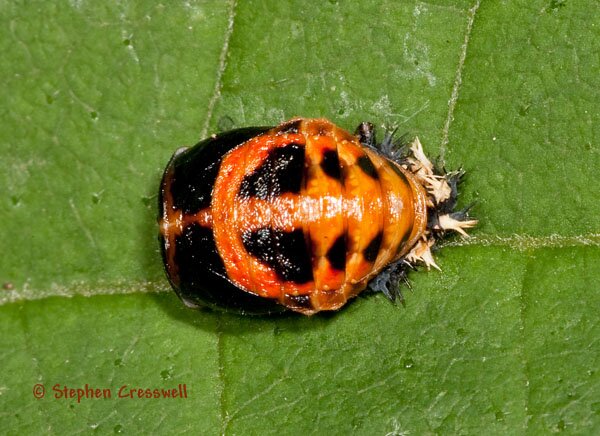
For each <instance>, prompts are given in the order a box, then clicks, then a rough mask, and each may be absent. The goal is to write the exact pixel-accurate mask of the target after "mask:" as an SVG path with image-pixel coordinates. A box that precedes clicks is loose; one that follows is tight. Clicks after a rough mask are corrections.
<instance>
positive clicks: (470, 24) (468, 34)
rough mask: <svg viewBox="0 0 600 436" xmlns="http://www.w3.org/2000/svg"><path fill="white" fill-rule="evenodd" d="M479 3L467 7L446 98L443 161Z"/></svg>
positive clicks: (441, 158) (442, 147)
mask: <svg viewBox="0 0 600 436" xmlns="http://www.w3.org/2000/svg"><path fill="white" fill-rule="evenodd" d="M480 4H481V0H477V1H476V2H475V4H474V5H473V6H472V7H471V9H469V13H468V15H467V30H466V31H465V38H464V41H463V44H462V47H461V50H460V56H459V58H458V68H457V69H456V75H455V77H454V84H453V85H452V93H451V94H450V100H448V115H447V116H446V121H445V122H444V128H443V130H442V144H441V146H440V160H441V161H442V162H443V161H444V155H445V153H446V147H447V146H448V134H449V131H450V125H451V124H452V121H453V120H454V108H455V107H456V102H457V100H458V94H459V92H460V86H461V84H462V71H463V68H464V65H465V59H466V58H467V47H468V46H469V40H470V38H471V31H472V30H473V23H474V22H475V15H476V14H477V10H478V9H479V5H480Z"/></svg>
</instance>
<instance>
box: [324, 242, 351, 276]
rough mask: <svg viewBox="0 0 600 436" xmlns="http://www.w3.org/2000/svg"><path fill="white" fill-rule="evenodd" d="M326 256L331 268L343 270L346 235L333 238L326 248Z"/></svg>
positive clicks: (344, 265)
mask: <svg viewBox="0 0 600 436" xmlns="http://www.w3.org/2000/svg"><path fill="white" fill-rule="evenodd" d="M326 256H327V260H328V261H329V263H330V264H331V267H332V268H334V269H337V270H338V271H344V269H345V267H346V235H342V236H340V237H338V238H337V239H336V240H335V242H334V243H333V245H332V246H331V247H330V248H329V250H327V254H326Z"/></svg>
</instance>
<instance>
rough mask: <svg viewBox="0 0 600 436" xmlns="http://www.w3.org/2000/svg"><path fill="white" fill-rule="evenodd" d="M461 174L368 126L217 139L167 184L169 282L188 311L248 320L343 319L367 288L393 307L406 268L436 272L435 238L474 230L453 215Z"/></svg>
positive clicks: (185, 158) (173, 171) (183, 152)
mask: <svg viewBox="0 0 600 436" xmlns="http://www.w3.org/2000/svg"><path fill="white" fill-rule="evenodd" d="M462 174H463V173H462V172H453V173H444V172H438V171H437V170H436V169H435V168H434V166H433V165H432V164H431V162H430V161H429V160H428V159H427V157H426V156H425V154H424V153H423V149H422V147H421V144H420V142H419V140H418V139H415V140H414V141H413V142H412V144H410V146H408V145H404V146H400V144H398V143H396V142H395V141H394V140H393V138H392V135H391V134H387V135H386V137H385V139H384V140H383V141H382V142H381V143H377V142H376V140H375V131H374V128H373V126H372V125H371V124H370V123H362V124H360V125H359V126H358V128H357V129H356V132H355V134H354V135H352V134H350V133H348V132H346V131H345V130H343V129H340V128H339V127H337V126H335V125H334V124H332V123H331V122H329V121H327V120H325V119H308V118H295V119H292V120H290V121H287V122H285V123H283V124H280V125H279V126H276V127H272V128H271V127H250V128H244V129H237V130H232V131H229V132H225V133H222V134H219V135H213V136H212V137H211V138H209V139H207V140H204V141H202V142H200V143H199V144H197V145H196V146H194V147H191V148H187V149H179V150H177V152H175V154H174V155H173V157H172V158H171V161H170V162H169V164H168V165H167V168H166V170H165V173H164V176H163V180H162V182H161V186H160V192H159V197H160V198H159V208H160V213H159V224H160V240H161V246H162V253H163V259H164V263H165V269H166V272H167V276H168V278H169V281H170V283H171V285H172V286H173V288H174V289H175V291H176V292H177V294H178V295H179V297H180V298H181V299H182V300H183V301H184V302H185V303H186V304H187V305H188V306H191V307H198V306H210V307H215V308H222V309H225V310H234V311H237V312H241V313H252V314H259V313H272V312H279V311H283V310H286V309H291V310H293V311H296V312H300V313H303V314H305V315H312V314H314V313H316V312H319V311H321V310H337V309H339V308H340V307H342V306H343V305H344V304H345V303H346V302H347V301H348V300H349V299H351V298H352V297H355V296H356V295H358V294H359V293H360V292H361V291H362V290H364V289H365V288H366V287H367V284H369V282H371V285H370V287H371V288H372V289H374V290H376V291H381V292H384V293H385V294H386V295H387V296H388V297H389V298H390V299H392V300H393V299H395V298H396V297H397V295H399V290H398V285H397V280H399V279H402V278H405V271H406V267H409V266H412V265H413V264H416V263H424V264H425V265H426V266H427V267H428V268H429V267H430V266H434V267H437V265H436V264H435V262H434V260H433V256H432V254H431V247H432V245H433V244H434V242H435V240H436V239H437V238H439V237H441V236H443V235H444V234H445V232H446V231H448V230H453V231H457V232H459V233H461V234H463V235H466V233H465V230H464V229H467V228H470V227H472V226H474V225H475V224H476V221H475V220H470V219H469V218H468V217H467V213H466V211H459V212H455V211H454V208H455V205H456V197H457V185H458V182H459V180H460V177H461V176H462ZM378 275H379V277H378ZM376 277H377V279H376V280H373V279H375V278H376ZM395 282H396V283H395Z"/></svg>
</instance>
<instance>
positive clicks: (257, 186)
mask: <svg viewBox="0 0 600 436" xmlns="http://www.w3.org/2000/svg"><path fill="white" fill-rule="evenodd" d="M303 177H304V145H303V144H296V143H290V144H287V145H285V146H284V147H278V148H275V149H273V150H271V152H270V153H269V156H267V158H266V159H265V161H264V162H263V163H262V165H260V166H259V167H258V168H257V169H256V170H254V171H253V172H252V173H251V174H248V175H246V176H245V177H244V179H243V180H242V183H241V185H240V190H239V196H240V197H242V198H249V197H257V198H260V199H262V200H264V199H267V198H273V197H277V196H279V195H281V194H283V193H286V192H291V193H293V194H298V193H299V192H300V189H301V188H302V180H303Z"/></svg>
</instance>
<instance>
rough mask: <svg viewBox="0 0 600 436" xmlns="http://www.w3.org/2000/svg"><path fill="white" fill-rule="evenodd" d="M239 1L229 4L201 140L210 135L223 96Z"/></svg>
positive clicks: (232, 1)
mask: <svg viewBox="0 0 600 436" xmlns="http://www.w3.org/2000/svg"><path fill="white" fill-rule="evenodd" d="M236 6H237V1H236V0H231V1H230V2H229V14H228V18H227V30H226V31H225V40H224V41H223V48H222V49H221V54H220V56H219V66H218V68H217V80H216V81H215V88H214V91H213V94H212V96H211V98H210V100H209V101H208V109H207V110H206V118H205V119H204V126H203V127H202V131H201V133H200V137H201V138H205V137H206V135H207V133H208V127H209V125H210V120H211V119H212V115H213V111H214V109H215V106H216V104H217V101H218V100H219V97H220V96H221V89H222V87H223V74H224V73H225V69H226V68H227V56H228V54H229V41H230V40H231V35H232V34H233V27H234V22H235V13H236Z"/></svg>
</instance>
